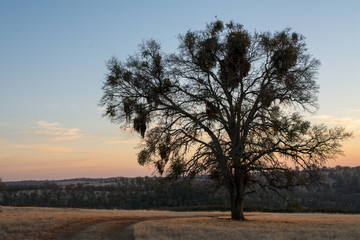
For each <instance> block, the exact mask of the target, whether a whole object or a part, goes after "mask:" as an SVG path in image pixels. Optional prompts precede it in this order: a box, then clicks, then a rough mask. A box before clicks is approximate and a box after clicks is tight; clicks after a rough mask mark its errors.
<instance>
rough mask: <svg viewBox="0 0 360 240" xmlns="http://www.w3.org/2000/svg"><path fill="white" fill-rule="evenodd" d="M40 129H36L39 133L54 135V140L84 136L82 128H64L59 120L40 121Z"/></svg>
mask: <svg viewBox="0 0 360 240" xmlns="http://www.w3.org/2000/svg"><path fill="white" fill-rule="evenodd" d="M37 124H38V130H36V131H35V133H36V134H38V135H47V136H52V137H53V140H73V139H77V138H80V137H81V136H82V134H81V130H80V129H78V128H63V127H61V126H60V124H59V123H58V122H53V123H49V122H46V121H39V122H37Z"/></svg>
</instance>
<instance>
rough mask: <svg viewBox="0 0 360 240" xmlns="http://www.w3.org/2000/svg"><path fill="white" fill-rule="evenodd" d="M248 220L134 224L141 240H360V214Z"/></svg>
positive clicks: (261, 216) (283, 215)
mask: <svg viewBox="0 0 360 240" xmlns="http://www.w3.org/2000/svg"><path fill="white" fill-rule="evenodd" d="M246 217H247V221H245V222H237V221H231V220H230V219H228V218H213V217H205V218H199V217H197V218H186V219H185V218H183V219H170V220H166V221H165V220H153V221H145V222H140V223H137V224H135V225H134V235H135V238H136V239H137V240H142V239H159V240H161V239H171V240H175V239H189V240H192V239H194V240H195V239H196V240H199V239H251V240H253V239H254V240H260V239H261V240H262V239H274V240H285V239H286V240H288V239H294V240H305V239H309V240H310V239H311V240H318V239H346V240H352V239H353V240H359V239H360V215H343V214H286V213H248V214H246Z"/></svg>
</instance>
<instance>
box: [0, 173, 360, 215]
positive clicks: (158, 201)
mask: <svg viewBox="0 0 360 240" xmlns="http://www.w3.org/2000/svg"><path fill="white" fill-rule="evenodd" d="M320 173H321V182H320V183H313V184H311V185H309V186H306V187H295V188H292V189H290V191H288V190H281V191H280V194H281V195H278V194H275V193H274V192H272V191H264V190H262V189H260V188H256V189H254V190H256V192H255V193H253V194H249V195H247V197H246V200H245V206H246V207H247V208H256V209H260V210H261V209H263V208H272V209H273V208H277V209H279V208H298V209H300V208H313V209H343V210H360V184H359V183H360V167H340V166H338V167H336V168H323V169H322V170H321V171H320ZM0 205H5V206H42V207H44V206H45V207H76V208H102V209H114V208H118V209H154V208H164V207H170V208H173V207H178V208H179V207H193V209H195V208H194V207H196V206H210V205H211V206H213V205H216V206H227V205H229V200H228V197H227V193H226V191H225V189H223V188H219V187H217V186H216V184H215V182H213V181H211V180H209V179H208V178H207V177H206V176H202V177H198V178H195V180H194V181H193V182H192V183H190V182H187V181H176V182H172V183H168V182H166V181H164V179H161V178H155V177H154V178H150V177H143V178H141V177H138V178H122V177H114V178H104V179H90V178H79V179H67V180H54V181H21V182H5V187H4V188H3V189H1V190H0ZM259 207H260V208H259ZM224 208H226V207H224Z"/></svg>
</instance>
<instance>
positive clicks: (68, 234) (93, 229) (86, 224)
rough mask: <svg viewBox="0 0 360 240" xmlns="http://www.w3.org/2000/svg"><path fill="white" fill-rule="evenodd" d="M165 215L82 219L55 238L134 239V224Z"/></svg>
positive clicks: (62, 239)
mask: <svg viewBox="0 0 360 240" xmlns="http://www.w3.org/2000/svg"><path fill="white" fill-rule="evenodd" d="M151 219H164V217H116V218H100V219H81V220H78V221H76V222H73V223H69V224H68V225H67V226H64V227H63V230H62V231H61V232H60V233H59V234H58V236H57V237H56V238H55V239H57V240H68V239H69V240H115V239H119V240H122V239H124V240H125V239H126V240H134V239H135V238H134V236H133V230H132V225H133V224H135V223H138V222H141V221H145V220H151Z"/></svg>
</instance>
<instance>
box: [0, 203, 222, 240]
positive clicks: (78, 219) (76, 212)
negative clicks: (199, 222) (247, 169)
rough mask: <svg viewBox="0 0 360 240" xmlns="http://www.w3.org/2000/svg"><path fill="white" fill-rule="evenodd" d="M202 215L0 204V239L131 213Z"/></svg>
mask: <svg viewBox="0 0 360 240" xmlns="http://www.w3.org/2000/svg"><path fill="white" fill-rule="evenodd" d="M207 215H209V216H221V215H224V213H221V212H213V213H209V214H207ZM182 216H193V217H196V216H204V213H199V212H195V213H187V212H182V213H175V212H167V211H161V212H160V211H126V210H90V209H69V208H37V207H21V208H17V207H1V208H0V239H1V240H18V239H22V240H31V239H53V238H54V237H55V236H58V235H59V233H61V232H63V231H66V229H67V228H68V227H69V226H72V225H74V224H78V225H81V224H83V225H90V224H92V223H96V222H101V221H107V220H111V219H115V218H116V219H118V218H121V219H124V218H133V217H149V218H153V217H154V218H155V217H182Z"/></svg>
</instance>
